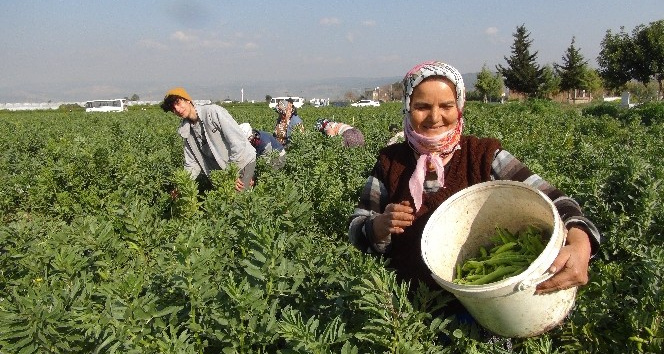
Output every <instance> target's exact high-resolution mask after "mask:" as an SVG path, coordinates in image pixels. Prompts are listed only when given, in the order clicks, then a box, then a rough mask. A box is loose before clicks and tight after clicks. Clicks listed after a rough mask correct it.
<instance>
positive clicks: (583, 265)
mask: <svg viewBox="0 0 664 354" xmlns="http://www.w3.org/2000/svg"><path fill="white" fill-rule="evenodd" d="M590 252H591V247H590V239H589V236H588V234H587V233H586V232H585V231H584V230H583V229H581V228H579V227H575V226H574V227H572V228H571V229H569V230H568V231H567V243H566V245H565V246H563V247H562V248H561V249H560V252H559V253H558V256H557V257H556V259H555V260H554V261H553V264H552V265H551V267H550V268H549V271H550V272H552V273H555V275H554V276H553V277H551V278H549V279H548V280H546V281H544V282H542V283H540V284H538V285H537V289H536V291H535V293H536V294H545V293H549V292H553V291H557V290H563V289H568V288H571V287H574V286H579V285H585V284H587V283H588V263H590Z"/></svg>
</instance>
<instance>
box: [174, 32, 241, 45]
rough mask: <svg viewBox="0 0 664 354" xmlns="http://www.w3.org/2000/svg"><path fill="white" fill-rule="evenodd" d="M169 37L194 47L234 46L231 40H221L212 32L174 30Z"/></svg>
mask: <svg viewBox="0 0 664 354" xmlns="http://www.w3.org/2000/svg"><path fill="white" fill-rule="evenodd" d="M171 39H172V40H174V41H176V42H181V43H185V44H188V45H190V46H192V47H196V48H230V47H233V46H234V43H233V42H232V41H223V40H221V39H219V38H216V37H215V36H214V35H212V34H206V33H202V34H201V35H199V34H197V33H191V32H189V33H187V32H184V31H176V32H174V33H173V34H172V35H171Z"/></svg>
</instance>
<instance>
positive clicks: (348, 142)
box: [315, 118, 364, 147]
mask: <svg viewBox="0 0 664 354" xmlns="http://www.w3.org/2000/svg"><path fill="white" fill-rule="evenodd" d="M315 127H316V130H318V131H319V132H321V133H323V134H325V135H327V136H337V135H341V137H342V138H343V145H344V146H345V147H357V146H363V145H364V135H363V134H362V132H361V131H360V130H359V129H357V128H355V127H353V126H351V125H348V124H346V123H341V122H333V121H330V120H328V119H325V118H320V119H318V120H317V121H316V126H315Z"/></svg>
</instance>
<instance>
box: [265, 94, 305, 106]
mask: <svg viewBox="0 0 664 354" xmlns="http://www.w3.org/2000/svg"><path fill="white" fill-rule="evenodd" d="M283 100H292V101H293V106H295V108H300V107H302V106H303V105H304V98H302V97H293V96H282V97H272V99H271V100H270V103H269V104H268V106H270V108H272V109H274V107H276V106H277V103H279V101H283Z"/></svg>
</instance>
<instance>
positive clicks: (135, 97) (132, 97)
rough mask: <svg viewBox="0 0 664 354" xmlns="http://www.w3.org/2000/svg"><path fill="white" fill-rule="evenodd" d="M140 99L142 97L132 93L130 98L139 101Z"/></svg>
mask: <svg viewBox="0 0 664 354" xmlns="http://www.w3.org/2000/svg"><path fill="white" fill-rule="evenodd" d="M139 99H140V98H139V97H138V95H137V94H133V95H131V97H130V98H129V100H130V101H138V100H139Z"/></svg>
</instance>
